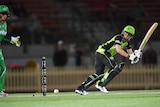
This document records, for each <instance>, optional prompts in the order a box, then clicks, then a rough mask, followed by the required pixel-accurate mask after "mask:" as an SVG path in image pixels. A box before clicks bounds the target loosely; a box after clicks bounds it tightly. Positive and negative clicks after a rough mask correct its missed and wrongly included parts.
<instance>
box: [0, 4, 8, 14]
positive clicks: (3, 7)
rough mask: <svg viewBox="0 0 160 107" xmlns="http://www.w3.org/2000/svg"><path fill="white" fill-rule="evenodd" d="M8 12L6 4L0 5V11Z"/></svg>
mask: <svg viewBox="0 0 160 107" xmlns="http://www.w3.org/2000/svg"><path fill="white" fill-rule="evenodd" d="M4 12H6V13H9V8H8V7H7V6H6V5H0V13H4Z"/></svg>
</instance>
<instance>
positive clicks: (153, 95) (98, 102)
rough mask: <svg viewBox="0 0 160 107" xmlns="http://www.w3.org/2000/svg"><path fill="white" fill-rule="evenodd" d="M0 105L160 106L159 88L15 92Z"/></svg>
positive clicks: (0, 99)
mask: <svg viewBox="0 0 160 107" xmlns="http://www.w3.org/2000/svg"><path fill="white" fill-rule="evenodd" d="M0 107H160V90H129V91H126V90H124V91H122V90H121V91H110V93H109V94H107V95H106V94H103V93H101V92H99V91H89V94H88V95H87V96H81V95H78V94H76V93H74V92H60V93H57V94H54V93H47V96H45V97H43V96H42V94H41V93H36V94H34V96H33V93H27V94H24V93H23V94H22V93H17V94H9V96H8V97H0Z"/></svg>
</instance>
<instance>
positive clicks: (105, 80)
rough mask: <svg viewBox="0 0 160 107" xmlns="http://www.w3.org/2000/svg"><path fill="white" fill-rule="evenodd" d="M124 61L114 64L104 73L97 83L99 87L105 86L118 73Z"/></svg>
mask: <svg viewBox="0 0 160 107" xmlns="http://www.w3.org/2000/svg"><path fill="white" fill-rule="evenodd" d="M124 65H125V63H124V62H121V63H120V64H118V65H116V66H115V67H114V68H113V69H112V70H110V71H109V72H108V73H106V74H105V75H104V77H103V78H102V79H101V81H100V82H99V83H98V86H99V87H105V86H106V85H107V84H108V83H109V82H110V81H111V80H112V79H113V78H114V77H115V76H116V75H118V74H119V73H120V72H121V71H122V69H123V67H124Z"/></svg>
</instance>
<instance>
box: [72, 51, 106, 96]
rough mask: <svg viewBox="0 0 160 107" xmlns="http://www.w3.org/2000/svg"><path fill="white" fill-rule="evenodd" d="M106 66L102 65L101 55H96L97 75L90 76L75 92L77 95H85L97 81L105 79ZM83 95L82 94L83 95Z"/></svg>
mask: <svg viewBox="0 0 160 107" xmlns="http://www.w3.org/2000/svg"><path fill="white" fill-rule="evenodd" d="M104 69H105V65H104V64H103V63H102V61H101V58H100V55H99V54H97V53H96V54H95V73H94V74H92V75H90V76H89V77H88V78H87V79H86V80H85V81H84V82H83V83H82V84H81V85H80V86H78V87H77V89H76V90H75V91H76V92H77V93H79V94H80V93H83V91H85V90H86V89H87V88H88V87H90V86H91V85H93V84H94V83H95V82H96V81H97V80H99V79H101V78H103V76H104V73H103V71H104ZM81 95H82V94H81Z"/></svg>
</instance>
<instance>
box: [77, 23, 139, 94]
mask: <svg viewBox="0 0 160 107" xmlns="http://www.w3.org/2000/svg"><path fill="white" fill-rule="evenodd" d="M134 35H135V28H134V27H133V26H131V25H127V26H126V27H125V28H124V29H123V30H122V33H121V34H117V35H115V36H113V37H112V38H111V39H110V40H109V41H107V42H105V43H103V44H101V45H99V46H98V49H97V50H96V52H95V72H94V74H92V75H90V76H89V77H88V78H87V79H86V80H85V81H84V82H83V83H82V84H81V85H79V86H78V87H77V89H76V90H75V92H76V93H77V94H80V95H87V94H88V93H87V92H86V89H87V88H88V87H90V86H91V85H93V84H94V83H95V82H96V85H95V87H96V88H97V89H98V90H100V91H101V92H103V93H105V94H108V90H107V89H106V85H107V84H108V83H109V82H110V81H111V80H112V79H113V78H114V77H115V76H116V75H117V74H119V73H120V72H121V71H122V69H123V66H124V65H125V62H121V63H119V64H118V63H116V61H115V58H114V56H115V55H116V54H117V53H118V54H120V55H121V56H123V57H126V58H128V59H129V60H130V61H131V64H135V63H137V62H138V61H139V59H140V58H141V55H142V52H141V51H140V50H135V51H134V52H133V50H132V49H131V44H130V39H132V38H133V36H134ZM105 66H107V67H108V69H109V70H108V72H104V69H105Z"/></svg>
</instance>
